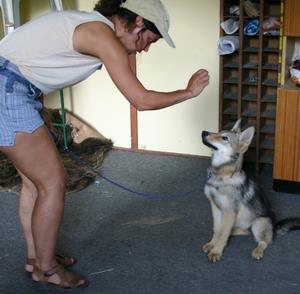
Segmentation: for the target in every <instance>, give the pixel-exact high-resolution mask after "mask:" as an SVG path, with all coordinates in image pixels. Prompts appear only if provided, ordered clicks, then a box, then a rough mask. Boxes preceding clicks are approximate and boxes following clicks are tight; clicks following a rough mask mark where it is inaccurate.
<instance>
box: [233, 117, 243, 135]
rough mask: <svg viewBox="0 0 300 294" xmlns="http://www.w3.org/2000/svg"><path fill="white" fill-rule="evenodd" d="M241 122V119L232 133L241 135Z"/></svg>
mask: <svg viewBox="0 0 300 294" xmlns="http://www.w3.org/2000/svg"><path fill="white" fill-rule="evenodd" d="M241 121H242V119H241V118H240V119H238V120H237V121H236V123H235V124H234V126H233V127H232V129H231V132H235V133H239V132H240V131H241Z"/></svg>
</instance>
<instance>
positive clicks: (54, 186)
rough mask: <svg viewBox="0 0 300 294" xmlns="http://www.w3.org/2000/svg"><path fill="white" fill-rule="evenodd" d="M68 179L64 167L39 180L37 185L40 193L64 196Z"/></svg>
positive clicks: (49, 195) (50, 195) (41, 194)
mask: <svg viewBox="0 0 300 294" xmlns="http://www.w3.org/2000/svg"><path fill="white" fill-rule="evenodd" d="M66 180H67V174H66V171H65V170H64V169H63V168H62V169H60V170H58V171H56V172H55V173H53V174H52V175H49V176H47V177H45V178H44V179H43V180H42V181H40V182H39V184H38V185H37V188H38V195H39V196H47V197H56V198H57V197H62V198H64V196H65V192H66Z"/></svg>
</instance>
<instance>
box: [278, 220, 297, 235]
mask: <svg viewBox="0 0 300 294" xmlns="http://www.w3.org/2000/svg"><path fill="white" fill-rule="evenodd" d="M294 230H300V218H298V217H288V218H284V219H282V220H280V221H279V222H277V223H276V224H275V233H276V234H278V235H285V234H286V233H287V232H289V231H294Z"/></svg>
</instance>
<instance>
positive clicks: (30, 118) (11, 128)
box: [0, 57, 44, 146]
mask: <svg viewBox="0 0 300 294" xmlns="http://www.w3.org/2000/svg"><path fill="white" fill-rule="evenodd" d="M40 95H41V91H40V90H39V89H38V88H37V87H35V86H34V85H33V84H31V83H30V82H29V81H27V80H26V79H25V77H24V76H23V75H22V74H21V72H20V71H19V69H18V67H17V66H16V65H15V64H13V63H11V62H10V61H8V60H7V59H5V58H3V57H0V146H13V145H14V143H15V137H16V133H17V132H26V133H32V132H34V131H35V130H36V129H37V128H38V127H40V126H41V125H43V124H44V121H43V119H42V118H41V116H40V113H39V111H40V110H41V109H42V108H43V104H42V103H41V102H40V101H39V99H38V97H39V96H40Z"/></svg>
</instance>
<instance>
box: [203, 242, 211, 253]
mask: <svg viewBox="0 0 300 294" xmlns="http://www.w3.org/2000/svg"><path fill="white" fill-rule="evenodd" d="M213 247H214V244H213V243H211V242H208V243H206V244H204V245H203V246H202V250H203V251H204V252H205V253H208V252H210V250H212V249H213Z"/></svg>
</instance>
